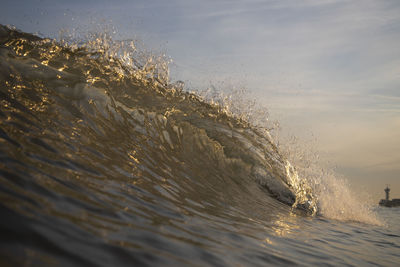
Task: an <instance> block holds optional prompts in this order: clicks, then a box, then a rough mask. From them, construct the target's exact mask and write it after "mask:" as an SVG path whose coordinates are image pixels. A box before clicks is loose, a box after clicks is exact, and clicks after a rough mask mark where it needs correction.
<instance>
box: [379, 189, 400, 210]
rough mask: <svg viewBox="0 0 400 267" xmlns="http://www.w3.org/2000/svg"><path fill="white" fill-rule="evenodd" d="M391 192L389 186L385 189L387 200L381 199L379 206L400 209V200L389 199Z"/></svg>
mask: <svg viewBox="0 0 400 267" xmlns="http://www.w3.org/2000/svg"><path fill="white" fill-rule="evenodd" d="M389 192H390V188H389V186H386V188H385V193H386V199H381V201H379V205H381V206H385V207H398V206H400V198H394V199H392V200H390V199H389Z"/></svg>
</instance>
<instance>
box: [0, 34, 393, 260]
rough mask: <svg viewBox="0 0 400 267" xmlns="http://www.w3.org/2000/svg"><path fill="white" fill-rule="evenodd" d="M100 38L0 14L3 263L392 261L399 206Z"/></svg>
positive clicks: (159, 65)
mask: <svg viewBox="0 0 400 267" xmlns="http://www.w3.org/2000/svg"><path fill="white" fill-rule="evenodd" d="M97 37H98V36H97ZM97 37H96V38H94V39H87V40H85V41H84V42H79V43H73V42H72V43H71V42H66V41H64V42H63V41H62V40H61V41H60V40H59V41H55V40H52V39H42V38H39V37H36V36H33V35H30V34H26V33H23V32H20V31H17V30H13V29H10V28H7V27H4V26H0V157H1V161H0V200H1V202H0V214H1V220H0V236H1V239H0V240H1V241H0V264H1V265H2V266H266V265H271V266H276V265H300V266H302V265H303V266H318V265H327V266H346V265H347V266H398V264H399V262H400V256H399V255H400V226H399V225H400V224H399V223H400V219H399V218H400V208H385V207H377V206H373V207H371V206H368V205H366V204H364V203H362V202H360V201H358V200H357V199H355V198H354V197H353V196H352V195H351V193H350V190H349V189H348V188H347V187H346V186H345V185H344V184H343V183H342V182H341V180H338V179H336V178H334V177H332V176H331V175H330V174H327V173H319V174H318V175H316V174H315V172H308V173H307V172H304V171H302V170H301V168H300V166H296V165H295V163H293V162H291V161H290V159H289V158H287V157H285V156H284V153H282V151H280V149H279V147H278V146H277V145H276V144H275V142H274V140H273V138H271V135H270V134H269V132H268V130H267V129H266V128H263V127H261V126H260V125H256V123H254V122H253V121H252V120H251V118H250V117H249V116H247V115H246V114H244V113H241V111H240V109H239V111H238V110H237V109H235V108H236V107H237V106H235V105H234V103H233V102H229V101H228V102H226V101H225V102H224V101H216V100H215V99H214V100H207V98H206V97H202V96H200V95H198V94H195V93H190V92H187V91H185V90H182V88H181V86H179V84H172V83H170V82H169V80H168V70H167V68H166V65H165V62H164V61H163V60H160V58H157V57H153V56H150V57H143V55H142V54H140V53H138V52H137V51H136V50H135V46H134V44H133V43H131V42H125V43H124V42H114V41H112V40H110V39H108V38H107V36H104V35H103V36H101V38H97Z"/></svg>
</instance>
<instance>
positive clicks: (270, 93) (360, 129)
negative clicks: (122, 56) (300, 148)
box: [0, 0, 400, 202]
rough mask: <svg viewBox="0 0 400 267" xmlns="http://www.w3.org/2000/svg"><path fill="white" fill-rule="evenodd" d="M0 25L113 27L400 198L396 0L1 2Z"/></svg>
mask: <svg viewBox="0 0 400 267" xmlns="http://www.w3.org/2000/svg"><path fill="white" fill-rule="evenodd" d="M0 24H4V25H14V26H16V27H17V28H18V29H21V30H23V31H25V32H32V33H37V34H39V35H41V36H46V37H57V36H58V32H59V31H60V30H61V29H67V30H77V31H88V30H91V29H92V28H94V27H96V26H95V25H97V26H98V25H100V27H101V25H102V24H103V25H110V24H112V25H113V27H114V28H115V30H116V38H119V39H134V40H140V42H142V43H144V44H145V46H146V48H148V49H151V50H154V51H159V52H160V53H161V52H162V53H166V54H167V55H168V57H170V58H171V59H172V60H173V62H172V63H171V78H172V79H173V80H183V81H185V83H186V86H187V88H189V89H205V88H207V87H208V86H210V84H214V85H217V87H218V86H222V87H233V88H236V87H237V88H239V87H245V88H246V89H247V90H248V91H249V92H250V97H254V98H256V99H257V100H258V102H259V103H260V104H261V105H263V106H266V107H267V108H268V110H269V113H270V117H271V119H272V120H277V121H279V123H280V125H281V133H280V136H296V137H298V138H299V140H302V141H300V142H303V143H304V144H305V146H306V147H307V146H309V147H313V149H315V150H316V152H317V153H318V154H319V155H320V161H321V165H323V166H324V167H326V168H334V169H335V170H336V172H337V173H339V174H340V175H343V176H344V177H346V178H347V179H348V180H349V182H350V184H351V186H352V188H353V189H354V191H355V192H367V193H368V195H369V197H370V198H371V199H372V200H373V201H375V202H377V201H378V200H379V199H380V198H383V197H384V191H383V189H384V187H385V186H386V184H389V185H390V187H391V188H392V192H391V193H392V197H398V198H400V45H399V44H400V1H398V0H379V1H378V0H376V1H372V0H352V1H344V0H309V1H306V0H305V1H301V0H298V1H286V0H264V1H261V0H241V1H239V0H229V1H228V0H214V1H211V0H202V1H194V0H169V1H162V0H158V1H152V0H146V1H144V0H143V1H142V0H132V1H128V0H115V1H106V0H98V1H94V0H93V1H75V0H70V1H50V0H42V1H40V0H30V1H18V0H13V1H9V0H2V8H1V9H0ZM306 149H307V148H306ZM310 149H311V148H310Z"/></svg>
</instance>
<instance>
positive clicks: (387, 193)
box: [385, 185, 390, 201]
mask: <svg viewBox="0 0 400 267" xmlns="http://www.w3.org/2000/svg"><path fill="white" fill-rule="evenodd" d="M389 192H390V188H389V187H388V186H387V185H386V188H385V193H386V201H389Z"/></svg>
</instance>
